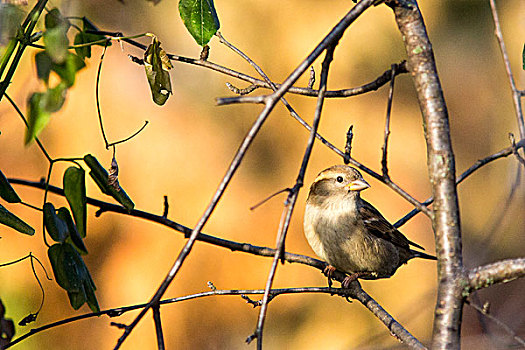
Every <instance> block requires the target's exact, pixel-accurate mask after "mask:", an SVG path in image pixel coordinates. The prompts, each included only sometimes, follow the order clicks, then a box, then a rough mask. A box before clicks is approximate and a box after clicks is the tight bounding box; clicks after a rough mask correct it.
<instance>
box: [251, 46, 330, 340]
mask: <svg viewBox="0 0 525 350" xmlns="http://www.w3.org/2000/svg"><path fill="white" fill-rule="evenodd" d="M337 41H338V40H337ZM337 41H335V42H333V44H332V45H331V46H329V47H328V48H327V49H326V57H325V59H324V61H323V65H322V71H321V82H320V86H319V98H318V100H317V107H316V109H315V116H314V121H313V124H312V131H311V132H310V137H309V138H308V142H307V145H306V150H305V152H304V156H303V161H302V164H301V168H300V170H299V175H298V176H297V180H296V183H295V186H294V187H293V188H292V191H290V193H289V195H288V200H287V208H286V209H285V210H284V211H283V215H282V217H281V223H280V225H279V233H278V235H277V246H276V253H275V256H274V258H273V261H272V267H271V269H270V273H269V274H268V279H267V281H266V288H265V293H264V296H263V300H262V304H261V310H260V312H259V319H258V322H257V329H256V331H255V333H254V334H255V336H256V337H257V349H262V336H263V327H264V321H265V319H266V312H267V309H268V302H269V298H270V289H271V288H272V284H273V280H274V277H275V273H276V271H277V265H278V261H279V259H281V261H282V262H283V263H284V246H285V240H286V234H287V232H288V227H289V225H290V219H291V217H292V213H293V210H294V207H295V203H296V201H297V195H298V194H299V190H300V188H301V187H302V186H303V183H304V176H305V173H306V167H307V166H308V161H309V160H310V155H311V154H312V149H313V145H314V141H315V135H316V134H317V129H318V127H319V122H320V120H321V112H322V109H323V103H324V94H325V92H326V86H327V80H328V71H329V69H330V64H331V63H332V60H333V54H334V50H335V47H336V45H337Z"/></svg>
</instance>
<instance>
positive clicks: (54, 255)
mask: <svg viewBox="0 0 525 350" xmlns="http://www.w3.org/2000/svg"><path fill="white" fill-rule="evenodd" d="M48 256H49V261H50V262H51V266H52V268H53V274H54V275H55V279H56V281H57V283H58V285H59V286H60V287H62V288H64V289H65V290H66V291H67V294H68V297H69V302H70V304H71V306H72V307H73V308H74V309H75V310H77V309H79V308H80V307H81V306H82V305H83V304H84V303H85V302H86V301H87V302H88V306H89V307H90V308H91V310H93V311H95V310H96V311H99V308H98V302H97V299H96V296H95V293H94V291H95V289H96V287H95V284H94V283H93V279H92V278H91V275H90V274H89V271H88V269H87V266H86V264H85V263H84V260H82V257H81V256H80V255H79V254H78V252H77V251H76V250H75V248H73V246H72V245H71V244H69V243H57V244H53V245H52V246H51V247H50V248H49V250H48Z"/></svg>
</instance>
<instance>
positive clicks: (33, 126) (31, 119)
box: [25, 92, 51, 145]
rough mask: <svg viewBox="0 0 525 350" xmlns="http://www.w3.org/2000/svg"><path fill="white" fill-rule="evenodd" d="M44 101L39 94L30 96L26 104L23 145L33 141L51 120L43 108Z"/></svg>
mask: <svg viewBox="0 0 525 350" xmlns="http://www.w3.org/2000/svg"><path fill="white" fill-rule="evenodd" d="M45 104H46V99H45V98H44V94H43V93H41V92H35V93H34V94H32V95H31V97H30V98H29V102H28V109H29V111H28V118H27V119H28V120H27V123H28V128H27V129H26V136H25V144H26V145H27V144H29V142H31V141H33V139H34V138H35V137H37V136H38V134H40V132H41V131H42V130H44V128H45V126H46V125H47V123H48V122H49V119H50V118H51V114H50V113H49V112H48V111H46V108H45Z"/></svg>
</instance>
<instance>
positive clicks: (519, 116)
mask: <svg viewBox="0 0 525 350" xmlns="http://www.w3.org/2000/svg"><path fill="white" fill-rule="evenodd" d="M489 3H490V9H491V11H492V18H493V19H494V27H495V28H494V34H495V35H496V39H497V40H498V44H499V48H500V51H501V55H502V56H503V62H504V63H505V71H506V72H507V77H508V79H509V83H510V87H511V89H512V102H513V103H514V109H515V111H516V120H517V123H518V130H519V131H520V139H523V138H525V121H524V119H523V109H522V106H521V92H520V91H519V90H518V89H517V88H516V82H515V80H514V75H513V74H512V69H511V67H510V60H509V55H508V54H507V48H506V47H505V41H504V40H503V33H502V31H501V26H500V24H499V16H498V11H497V9H496V1H495V0H489Z"/></svg>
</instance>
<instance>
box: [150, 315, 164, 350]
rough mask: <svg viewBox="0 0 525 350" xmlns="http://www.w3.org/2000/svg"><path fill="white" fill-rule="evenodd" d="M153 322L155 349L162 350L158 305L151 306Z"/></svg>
mask: <svg viewBox="0 0 525 350" xmlns="http://www.w3.org/2000/svg"><path fill="white" fill-rule="evenodd" d="M151 309H152V312H153V322H154V323H155V334H156V335H157V349H159V350H164V349H165V346H164V335H163V334H162V320H161V319H160V305H153V307H152V308H151Z"/></svg>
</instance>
